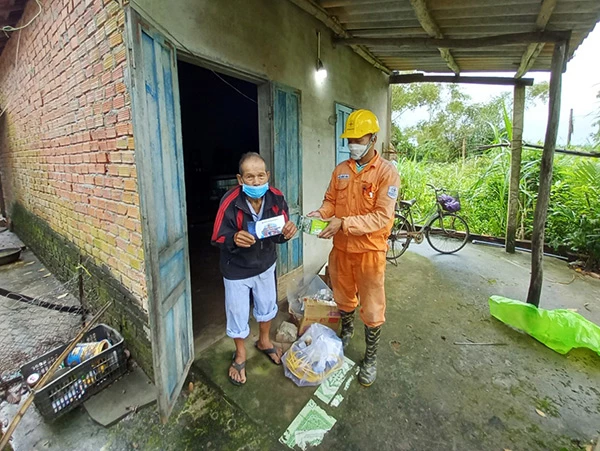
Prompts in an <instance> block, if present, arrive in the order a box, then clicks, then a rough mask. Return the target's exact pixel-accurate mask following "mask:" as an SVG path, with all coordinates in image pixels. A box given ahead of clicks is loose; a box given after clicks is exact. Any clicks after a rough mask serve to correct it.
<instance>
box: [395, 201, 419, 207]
mask: <svg viewBox="0 0 600 451" xmlns="http://www.w3.org/2000/svg"><path fill="white" fill-rule="evenodd" d="M416 202H417V199H411V200H401V201H400V202H398V203H399V204H400V206H401V207H412V206H413V205H414V204H415V203H416Z"/></svg>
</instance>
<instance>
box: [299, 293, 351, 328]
mask: <svg viewBox="0 0 600 451" xmlns="http://www.w3.org/2000/svg"><path fill="white" fill-rule="evenodd" d="M340 322H341V317H340V311H339V310H338V308H337V306H335V305H327V304H323V303H321V302H318V301H315V300H313V299H305V301H304V316H303V317H302V319H301V320H300V326H299V327H298V334H299V335H302V334H303V333H304V332H305V331H306V329H308V326H310V325H311V324H313V323H319V324H323V325H324V326H327V327H329V328H330V329H333V330H334V331H335V333H338V330H339V328H340Z"/></svg>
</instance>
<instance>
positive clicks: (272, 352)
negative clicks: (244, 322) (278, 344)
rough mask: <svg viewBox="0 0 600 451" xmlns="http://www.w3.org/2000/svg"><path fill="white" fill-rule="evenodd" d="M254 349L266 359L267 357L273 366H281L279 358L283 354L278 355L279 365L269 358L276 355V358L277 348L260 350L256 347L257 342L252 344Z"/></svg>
mask: <svg viewBox="0 0 600 451" xmlns="http://www.w3.org/2000/svg"><path fill="white" fill-rule="evenodd" d="M254 347H255V348H256V349H258V350H259V351H260V352H262V353H263V354H265V355H266V356H267V357H269V360H270V361H271V362H273V364H275V365H281V363H282V362H281V358H282V357H283V353H282V354H281V355H279V356H278V357H279V363H277V362H276V361H275V360H273V359H272V358H271V356H272V355H276V356H277V348H269V349H260V348H259V347H258V341H257V342H255V343H254Z"/></svg>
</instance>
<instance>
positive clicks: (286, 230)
mask: <svg viewBox="0 0 600 451" xmlns="http://www.w3.org/2000/svg"><path fill="white" fill-rule="evenodd" d="M297 231H298V227H296V224H294V223H293V222H292V221H288V222H286V223H285V225H284V226H283V229H281V234H282V235H283V237H284V238H285V239H286V240H289V239H290V238H292V237H293V236H294V235H295V234H296V232H297Z"/></svg>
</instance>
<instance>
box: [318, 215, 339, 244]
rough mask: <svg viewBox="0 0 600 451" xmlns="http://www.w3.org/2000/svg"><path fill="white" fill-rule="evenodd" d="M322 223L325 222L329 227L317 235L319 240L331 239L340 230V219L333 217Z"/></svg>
mask: <svg viewBox="0 0 600 451" xmlns="http://www.w3.org/2000/svg"><path fill="white" fill-rule="evenodd" d="M323 221H327V222H328V223H329V225H328V226H327V227H325V229H324V230H323V231H322V232H321V233H319V238H324V239H329V238H332V237H333V236H334V235H335V234H336V233H338V232H339V230H340V229H341V228H342V220H341V219H340V218H336V217H333V218H328V219H323Z"/></svg>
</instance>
